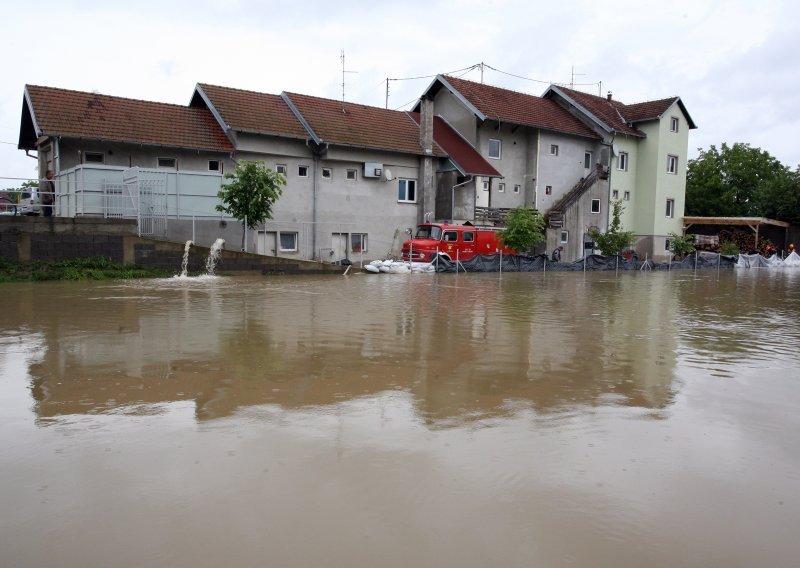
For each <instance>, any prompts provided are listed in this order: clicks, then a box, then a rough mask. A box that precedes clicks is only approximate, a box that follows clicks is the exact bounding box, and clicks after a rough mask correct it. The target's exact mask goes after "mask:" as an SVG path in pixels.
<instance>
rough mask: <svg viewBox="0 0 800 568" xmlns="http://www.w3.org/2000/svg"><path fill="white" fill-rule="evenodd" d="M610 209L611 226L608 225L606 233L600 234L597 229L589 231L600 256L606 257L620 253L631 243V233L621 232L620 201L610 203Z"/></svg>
mask: <svg viewBox="0 0 800 568" xmlns="http://www.w3.org/2000/svg"><path fill="white" fill-rule="evenodd" d="M611 207H612V213H611V225H609V227H608V231H606V232H605V233H601V232H600V231H598V230H597V229H592V230H590V231H589V236H590V237H592V240H593V241H594V242H595V243H596V244H597V248H599V249H600V254H603V255H606V256H610V255H614V254H619V253H621V252H622V251H623V250H625V249H626V248H627V247H628V246H630V244H631V243H632V242H633V232H632V231H623V230H622V223H621V222H620V217H621V216H622V211H623V210H624V209H625V208H624V207H623V206H622V201H619V200H618V201H612V202H611Z"/></svg>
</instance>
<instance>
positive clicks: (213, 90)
mask: <svg viewBox="0 0 800 568" xmlns="http://www.w3.org/2000/svg"><path fill="white" fill-rule="evenodd" d="M197 87H198V88H199V89H201V90H202V92H203V93H205V94H206V96H207V97H208V98H209V100H210V101H211V104H212V105H213V106H214V108H215V109H216V110H217V112H219V114H220V116H221V117H222V120H223V121H224V122H225V124H227V125H228V126H229V127H230V128H232V129H233V130H238V131H241V132H254V133H258V134H273V135H277V136H288V137H290V138H300V139H306V138H308V133H307V132H306V130H305V128H303V125H302V124H300V121H299V120H297V117H296V116H295V115H294V113H293V112H292V111H291V109H290V108H289V106H288V105H287V104H286V101H284V100H283V99H282V98H281V96H280V95H270V94H267V93H257V92H255V91H244V90H241V89H231V88H230V87H218V86H216V85H207V84H205V83H198V85H197ZM192 104H193V105H194V104H195V100H194V99H193V101H192Z"/></svg>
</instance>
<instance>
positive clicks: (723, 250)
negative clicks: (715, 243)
mask: <svg viewBox="0 0 800 568" xmlns="http://www.w3.org/2000/svg"><path fill="white" fill-rule="evenodd" d="M719 252H720V254H724V255H725V256H736V255H737V254H739V247H737V246H736V243H734V242H733V241H723V243H722V245H721V246H720V248H719Z"/></svg>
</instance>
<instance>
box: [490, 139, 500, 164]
mask: <svg viewBox="0 0 800 568" xmlns="http://www.w3.org/2000/svg"><path fill="white" fill-rule="evenodd" d="M501 148H502V144H501V143H500V140H496V139H494V138H489V157H490V158H493V159H495V160H499V159H500V150H501Z"/></svg>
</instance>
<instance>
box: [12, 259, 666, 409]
mask: <svg viewBox="0 0 800 568" xmlns="http://www.w3.org/2000/svg"><path fill="white" fill-rule="evenodd" d="M537 279H538V280H537ZM94 293H95V292H94V291H93V294H94ZM671 294H672V288H671V286H670V285H669V282H667V281H666V280H664V279H654V278H651V279H649V281H648V283H647V284H645V285H643V283H642V282H641V281H640V280H639V279H637V278H636V277H635V276H633V277H631V276H630V275H624V276H622V275H621V276H620V277H618V278H615V277H614V276H613V275H608V276H606V275H592V276H591V277H579V276H578V275H574V274H557V275H548V276H546V277H543V276H542V275H537V276H536V277H535V278H534V279H533V280H532V279H531V278H530V277H528V276H525V277H523V276H521V275H519V276H518V277H517V276H511V277H504V279H502V280H500V279H498V278H497V277H496V276H491V277H490V276H483V275H480V276H477V275H475V276H470V277H461V278H460V279H459V278H454V277H450V278H447V277H445V278H436V277H431V278H428V277H413V278H410V279H404V280H403V281H402V283H401V282H400V281H399V280H393V279H391V278H385V279H380V280H378V279H374V280H366V279H363V280H356V281H352V280H351V281H349V282H348V281H341V282H339V281H337V282H332V281H331V280H330V279H327V280H322V279H321V280H319V281H309V280H303V281H299V280H298V281H280V283H279V284H270V285H264V284H263V283H261V282H259V283H258V285H257V286H254V287H253V288H247V286H230V287H226V286H225V285H224V284H220V285H218V286H217V287H215V286H209V287H207V288H204V289H181V288H177V289H171V290H170V289H166V290H141V289H138V290H137V289H136V288H133V287H131V288H120V289H112V288H109V289H107V290H98V291H97V295H98V296H101V297H98V298H94V299H92V300H87V299H81V298H78V299H76V300H75V301H74V302H73V303H72V304H70V305H63V304H62V305H60V306H59V308H58V310H59V317H58V320H57V321H51V320H48V319H47V316H46V313H48V310H49V308H48V306H47V305H46V304H45V305H42V304H41V303H39V304H33V299H32V298H31V297H27V298H25V297H23V298H21V302H20V304H19V305H20V306H21V307H19V309H20V310H24V311H26V312H27V313H28V314H29V315H28V316H26V317H25V320H26V321H38V322H41V325H42V326H43V327H44V328H45V329H44V332H45V333H44V335H45V337H46V338H47V339H46V341H47V342H48V348H47V354H46V356H45V358H44V360H43V362H42V363H38V364H35V365H33V366H32V368H31V375H32V377H33V395H34V398H35V399H36V401H37V412H38V415H39V416H40V417H52V416H58V415H64V414H73V413H97V412H106V411H109V410H113V409H120V408H123V407H129V410H130V411H133V412H135V411H136V405H145V407H144V410H147V411H152V408H148V407H149V406H150V405H155V404H159V403H168V402H172V401H181V400H193V401H195V403H196V408H197V410H196V413H197V417H198V419H201V420H202V419H211V418H216V417H220V416H226V415H230V414H232V413H234V412H236V411H237V409H240V408H242V407H247V406H252V405H262V404H276V405H280V406H281V407H284V408H302V407H308V406H325V405H334V404H337V403H340V402H342V401H346V400H348V399H353V398H358V397H363V396H371V395H376V394H379V393H382V392H385V391H393V390H397V389H401V390H403V391H406V392H408V393H410V394H411V395H412V396H413V397H414V398H415V399H416V409H417V410H418V412H419V413H420V415H421V418H422V419H424V420H426V421H428V422H432V423H438V422H440V421H442V420H444V421H446V422H450V421H452V420H458V421H461V420H467V421H468V420H473V419H479V418H482V417H487V416H493V415H502V414H505V413H507V412H508V408H509V405H512V406H514V407H519V405H523V406H528V407H532V408H534V409H535V410H537V411H540V412H545V411H549V410H553V409H562V408H564V407H569V406H575V405H595V404H608V403H609V400H612V401H613V403H614V404H624V405H631V406H639V407H647V408H662V407H664V406H666V405H667V404H668V403H669V402H670V399H671V389H672V386H671V383H672V373H673V367H674V358H675V351H676V349H675V339H674V330H673V329H671V327H670V326H671V325H672V324H671V323H670V322H672V320H673V315H672V313H673V311H674V309H675V307H674V302H673V301H672V299H671V297H670V295H671ZM98 300H102V301H98ZM26 305H27V307H25V306H26ZM37 311H40V312H41V313H36V312H37ZM64 322H70V323H69V324H68V325H66V324H65V323H64ZM609 395H611V396H609Z"/></svg>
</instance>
